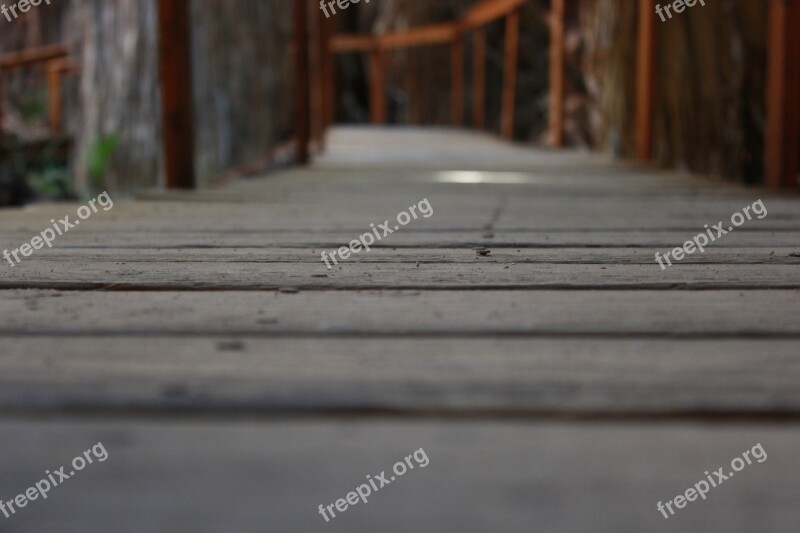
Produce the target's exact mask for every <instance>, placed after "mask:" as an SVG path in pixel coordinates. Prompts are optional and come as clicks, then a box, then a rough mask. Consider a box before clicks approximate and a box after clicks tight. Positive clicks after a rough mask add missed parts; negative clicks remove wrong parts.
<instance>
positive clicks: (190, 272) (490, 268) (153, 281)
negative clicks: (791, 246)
mask: <svg viewBox="0 0 800 533" xmlns="http://www.w3.org/2000/svg"><path fill="white" fill-rule="evenodd" d="M342 244H344V243H340V244H338V245H335V246H331V247H326V248H325V249H326V250H328V251H329V253H330V252H332V251H333V250H337V249H339V248H340V247H341V245H342ZM320 254H321V252H320ZM320 254H315V255H318V257H319V255H320ZM662 255H663V254H662ZM337 261H338V263H339V265H338V266H336V263H334V262H333V260H332V259H330V260H329V264H330V265H331V267H333V268H332V269H331V270H329V269H327V267H326V265H325V263H323V261H322V259H319V262H318V263H292V262H289V263H278V262H273V263H209V264H206V263H204V262H199V263H166V262H154V263H148V264H143V263H127V262H126V263H124V264H120V263H119V261H108V262H106V261H97V262H93V263H85V262H81V263H79V264H76V265H74V266H73V267H72V269H71V271H70V272H69V274H68V275H66V274H65V273H64V272H63V270H62V269H60V267H59V265H61V263H59V262H56V261H47V260H43V259H37V260H31V259H28V260H25V261H23V262H22V263H21V264H18V265H17V266H15V267H13V268H11V267H10V265H9V264H8V263H5V266H4V267H3V268H4V271H3V273H2V275H1V276H0V290H2V289H24V288H42V289H61V290H115V291H116V290H123V289H125V290H162V289H169V288H172V289H180V290H193V291H202V290H225V289H227V290H251V291H259V290H260V291H265V290H278V289H280V288H285V287H293V288H296V289H302V290H328V289H337V288H338V289H342V290H365V289H382V290H401V289H424V290H465V291H485V290H498V289H517V290H550V289H569V290H573V289H581V290H601V289H602V290H620V291H624V290H632V289H635V290H640V289H649V290H661V291H670V290H675V289H683V290H702V291H707V290H711V289H715V290H717V289H737V288H741V289H756V288H763V289H798V288H800V269H798V268H797V265H796V264H771V265H761V264H756V265H751V264H730V265H723V264H705V263H700V264H698V263H694V264H681V263H679V262H677V261H674V260H673V261H672V262H673V266H671V267H668V266H667V262H666V260H664V262H663V263H664V266H665V268H666V270H662V269H661V267H660V266H659V265H658V263H656V262H655V260H653V262H652V264H626V265H619V264H608V265H603V266H597V265H594V264H573V263H564V262H561V263H520V264H514V265H510V264H501V263H490V262H482V261H481V260H480V257H479V256H477V255H476V258H475V260H474V261H473V262H471V263H449V264H439V263H428V264H422V263H421V264H420V265H419V266H417V265H416V264H415V263H361V262H350V261H347V260H345V261H342V260H341V257H339V258H338V259H337Z"/></svg>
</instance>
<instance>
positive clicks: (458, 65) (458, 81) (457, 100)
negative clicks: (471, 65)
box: [451, 30, 466, 126]
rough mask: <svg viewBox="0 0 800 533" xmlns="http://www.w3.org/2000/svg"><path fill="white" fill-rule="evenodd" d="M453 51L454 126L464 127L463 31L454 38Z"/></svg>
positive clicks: (458, 32)
mask: <svg viewBox="0 0 800 533" xmlns="http://www.w3.org/2000/svg"><path fill="white" fill-rule="evenodd" d="M451 49H452V79H453V81H452V83H453V87H452V89H453V125H454V126H463V125H464V102H465V98H464V93H465V85H466V83H465V81H464V34H463V33H462V32H461V30H459V31H457V32H456V35H455V37H454V38H453V44H452V45H451Z"/></svg>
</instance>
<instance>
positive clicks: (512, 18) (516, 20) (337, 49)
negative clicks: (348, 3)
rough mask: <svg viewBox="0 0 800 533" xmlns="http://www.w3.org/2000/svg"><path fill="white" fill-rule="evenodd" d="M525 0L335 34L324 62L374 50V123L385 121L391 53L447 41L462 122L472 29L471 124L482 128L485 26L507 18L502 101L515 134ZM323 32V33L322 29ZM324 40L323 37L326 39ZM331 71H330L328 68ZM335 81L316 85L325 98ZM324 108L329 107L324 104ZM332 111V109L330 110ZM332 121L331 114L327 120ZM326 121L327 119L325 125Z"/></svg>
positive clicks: (493, 1) (504, 118) (457, 119)
mask: <svg viewBox="0 0 800 533" xmlns="http://www.w3.org/2000/svg"><path fill="white" fill-rule="evenodd" d="M526 2H527V0H483V1H482V2H481V3H479V4H478V5H477V6H475V7H473V8H472V9H470V10H469V11H468V12H467V13H465V14H464V15H463V16H462V17H461V18H460V19H459V20H457V21H454V22H448V23H444V24H433V25H429V26H422V27H418V28H412V29H409V30H406V31H402V32H393V33H387V34H384V35H349V34H342V35H334V36H332V37H330V38H328V39H327V42H326V44H323V47H322V50H323V54H324V57H323V61H324V62H325V61H327V62H331V63H332V62H333V61H334V57H335V55H336V54H347V53H367V54H369V55H370V117H371V121H372V123H373V124H385V123H386V121H387V101H386V90H387V88H386V72H387V67H388V61H389V57H390V53H391V52H392V51H395V50H399V49H404V48H413V47H421V46H440V45H447V46H449V47H450V49H451V68H452V105H453V109H452V119H453V124H454V125H456V126H462V125H463V122H464V106H465V102H466V98H465V94H466V80H465V76H464V70H465V60H464V48H465V47H464V45H465V42H466V40H467V39H468V38H469V37H470V34H473V33H474V44H475V53H474V54H473V58H474V62H475V65H474V69H473V73H474V77H473V85H474V91H473V94H474V102H473V106H472V115H473V126H475V127H477V128H482V127H483V126H484V123H485V119H486V32H485V27H486V25H487V24H490V23H492V22H494V21H496V20H500V19H505V22H506V35H505V57H504V67H505V68H504V76H503V91H502V94H503V103H502V112H501V130H502V135H503V136H504V137H505V138H507V139H512V138H513V135H514V112H515V103H516V97H517V78H518V69H519V61H518V59H519V25H520V17H519V11H520V9H521V8H522V6H523V5H524V4H525V3H526ZM323 33H324V32H323ZM323 39H324V38H323ZM328 72H329V74H330V70H329V71H328ZM334 85H335V81H334V80H333V79H330V78H328V79H324V80H323V81H322V83H320V84H318V87H319V89H318V90H319V91H322V92H323V93H324V94H321V95H319V99H320V100H322V101H326V100H331V101H333V99H335V88H334ZM322 107H323V108H329V106H326V105H323V106H322ZM328 114H329V115H330V113H328ZM330 120H331V117H330V116H328V117H327V120H326V123H327V122H329V121H330ZM326 125H327V124H326Z"/></svg>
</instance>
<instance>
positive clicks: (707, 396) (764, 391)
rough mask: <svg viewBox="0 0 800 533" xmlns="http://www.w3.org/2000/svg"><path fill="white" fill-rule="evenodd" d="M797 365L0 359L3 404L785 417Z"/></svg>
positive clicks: (149, 345) (104, 343) (295, 354)
mask: <svg viewBox="0 0 800 533" xmlns="http://www.w3.org/2000/svg"><path fill="white" fill-rule="evenodd" d="M260 320H262V321H263V322H265V323H266V322H267V321H268V320H270V319H269V318H261V319H260ZM271 320H275V321H276V324H280V320H279V319H271ZM135 326H136V325H132V326H131V328H129V329H134V328H135ZM122 329H125V328H122ZM237 339H241V340H237ZM110 343H113V345H114V346H115V348H114V350H112V351H109V350H107V347H108V345H109V344H110ZM797 353H800V340H798V339H786V340H777V341H776V340H772V341H764V340H759V339H705V340H691V339H689V340H683V341H676V340H674V339H665V338H656V339H607V338H605V339H604V338H588V339H579V340H574V339H561V338H555V337H549V338H548V337H545V338H531V339H526V338H513V339H498V338H494V339H488V338H476V339H461V338H454V337H446V338H428V339H415V338H400V339H397V338H395V339H391V340H387V339H384V338H372V337H366V338H360V339H353V338H334V337H331V338H308V337H307V336H305V337H304V338H285V337H278V338H273V337H270V336H267V337H255V336H253V335H249V336H246V337H244V338H242V337H240V336H238V335H223V336H215V335H203V334H202V333H201V334H199V335H198V336H189V337H175V336H170V335H165V336H159V337H152V336H151V337H147V336H146V335H145V336H144V337H143V336H142V335H136V334H119V335H118V334H114V335H113V336H101V337H99V338H97V337H79V338H74V337H67V338H65V337H63V336H60V335H52V336H28V335H25V336H22V337H18V338H16V339H15V340H14V342H13V343H11V344H10V346H9V348H8V349H7V350H5V351H4V352H3V353H2V354H0V365H2V367H3V369H4V374H3V375H2V376H0V405H3V406H4V407H5V408H8V409H21V410H24V409H26V408H32V407H35V408H41V409H52V408H72V409H81V410H92V411H103V410H106V409H111V408H117V409H126V410H138V411H144V410H156V411H159V410H161V411H163V410H174V411H200V412H202V411H214V412H220V411H225V412H231V413H236V412H238V413H242V412H247V413H258V412H265V413H273V412H280V411H282V410H285V409H286V410H294V409H299V408H300V409H304V410H306V411H313V412H316V413H318V414H319V413H325V412H332V411H342V412H345V411H347V412H354V411H358V410H364V409H367V410H374V411H379V412H392V411H394V412H405V413H414V412H418V413H421V412H425V413H439V414H458V413H472V414H485V415H489V414H509V415H528V416H530V415H548V416H587V417H605V416H609V415H611V416H631V415H636V416H674V415H682V416H709V415H712V416H713V415H720V414H723V415H726V416H733V415H739V416H743V415H751V416H755V415H766V416H781V417H788V416H797V415H798V414H800V388H798V386H797V383H798V380H800V359H799V358H798V357H797V356H796V354H797ZM644 354H646V356H644ZM698 354H703V356H702V357H698ZM167 355H168V356H167ZM9 376H13V377H9ZM64 376H70V379H69V380H66V379H65V378H64ZM76 383H80V384H82V386H81V387H76V386H75V384H76ZM111 391H113V394H110V392H111Z"/></svg>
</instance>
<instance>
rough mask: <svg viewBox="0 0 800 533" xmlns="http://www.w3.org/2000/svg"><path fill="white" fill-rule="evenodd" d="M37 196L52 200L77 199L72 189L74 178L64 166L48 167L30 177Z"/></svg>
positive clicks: (29, 179) (29, 180)
mask: <svg viewBox="0 0 800 533" xmlns="http://www.w3.org/2000/svg"><path fill="white" fill-rule="evenodd" d="M28 182H29V183H30V185H31V187H32V188H33V190H34V191H35V192H36V195H37V196H40V197H44V198H48V199H51V200H68V199H74V198H76V195H75V191H74V190H73V188H72V176H70V173H69V171H68V170H67V168H66V167H63V166H47V167H45V168H44V170H42V171H41V172H36V173H31V174H30V175H29V176H28Z"/></svg>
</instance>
